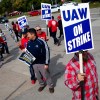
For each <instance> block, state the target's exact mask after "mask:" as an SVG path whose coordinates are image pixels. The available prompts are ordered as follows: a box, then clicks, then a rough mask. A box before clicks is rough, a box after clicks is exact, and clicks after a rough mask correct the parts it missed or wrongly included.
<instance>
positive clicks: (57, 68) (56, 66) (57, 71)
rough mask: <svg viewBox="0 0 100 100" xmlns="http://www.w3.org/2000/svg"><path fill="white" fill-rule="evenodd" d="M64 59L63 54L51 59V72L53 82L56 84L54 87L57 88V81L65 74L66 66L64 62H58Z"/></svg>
mask: <svg viewBox="0 0 100 100" xmlns="http://www.w3.org/2000/svg"><path fill="white" fill-rule="evenodd" d="M61 58H63V57H62V56H61V54H58V55H56V56H55V57H53V58H51V61H50V62H51V63H50V72H51V76H52V80H53V82H54V86H56V83H57V80H58V79H59V78H60V77H61V76H62V75H63V74H64V71H65V65H63V63H62V62H58V60H59V59H61Z"/></svg>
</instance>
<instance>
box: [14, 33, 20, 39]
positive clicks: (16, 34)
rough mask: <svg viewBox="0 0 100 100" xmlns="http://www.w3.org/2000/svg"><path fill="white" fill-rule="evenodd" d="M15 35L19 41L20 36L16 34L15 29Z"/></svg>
mask: <svg viewBox="0 0 100 100" xmlns="http://www.w3.org/2000/svg"><path fill="white" fill-rule="evenodd" d="M15 36H16V39H17V41H19V38H18V37H20V36H19V34H18V32H17V31H16V32H15Z"/></svg>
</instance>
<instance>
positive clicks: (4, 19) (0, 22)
mask: <svg viewBox="0 0 100 100" xmlns="http://www.w3.org/2000/svg"><path fill="white" fill-rule="evenodd" d="M5 22H6V23H8V22H9V20H8V19H7V18H6V17H3V16H2V17H0V24H3V23H5Z"/></svg>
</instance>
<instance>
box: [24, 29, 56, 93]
mask: <svg viewBox="0 0 100 100" xmlns="http://www.w3.org/2000/svg"><path fill="white" fill-rule="evenodd" d="M27 36H28V38H29V40H30V41H29V42H28V44H27V48H26V49H27V50H28V51H29V52H30V53H31V54H32V55H33V56H34V57H35V61H34V62H33V68H34V71H35V73H36V76H37V80H38V81H39V84H40V87H39V89H38V91H39V92H41V91H42V90H43V89H44V88H45V87H46V84H47V85H48V86H49V92H50V93H54V86H53V82H52V80H51V77H50V72H49V61H50V55H49V54H50V52H49V48H48V45H47V43H46V42H45V41H44V40H43V39H41V38H38V37H37V33H36V30H35V29H34V28H31V29H29V30H28V33H27ZM41 75H42V76H43V78H44V79H45V80H42V79H41Z"/></svg>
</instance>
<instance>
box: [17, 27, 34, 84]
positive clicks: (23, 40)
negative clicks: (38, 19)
mask: <svg viewBox="0 0 100 100" xmlns="http://www.w3.org/2000/svg"><path fill="white" fill-rule="evenodd" d="M27 32H28V29H27V28H25V29H24V31H22V38H21V40H20V41H19V43H18V47H19V48H20V49H21V51H23V52H24V51H25V48H26V47H27V43H28V41H29V39H28V38H27ZM29 70H30V75H31V83H32V84H35V83H36V77H35V73H34V69H33V67H32V65H30V66H29Z"/></svg>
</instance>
